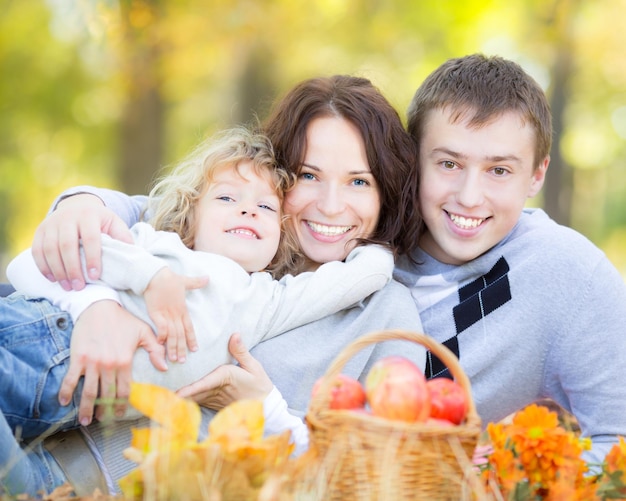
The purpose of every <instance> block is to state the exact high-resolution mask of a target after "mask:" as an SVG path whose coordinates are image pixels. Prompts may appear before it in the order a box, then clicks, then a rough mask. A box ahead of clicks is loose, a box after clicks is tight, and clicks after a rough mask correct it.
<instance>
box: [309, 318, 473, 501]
mask: <svg viewBox="0 0 626 501" xmlns="http://www.w3.org/2000/svg"><path fill="white" fill-rule="evenodd" d="M389 340H407V341H413V342H415V343H419V344H421V345H423V346H424V347H426V348H427V349H429V350H431V352H432V353H434V354H435V355H436V356H437V357H439V359H441V361H442V362H443V363H444V364H445V365H446V366H447V367H448V369H450V372H451V374H452V375H453V377H454V378H455V380H456V381H457V382H458V383H459V384H460V385H461V387H462V388H463V389H464V390H465V393H466V394H467V398H468V402H469V411H468V413H467V417H466V419H465V421H464V422H463V423H461V424H460V425H458V426H453V427H444V426H433V425H425V424H423V423H408V422H403V421H392V420H388V419H383V418H379V417H375V416H372V415H369V414H365V413H357V412H353V411H346V410H331V409H329V399H330V390H331V385H332V381H334V379H335V377H336V376H337V375H338V374H339V373H340V372H341V370H342V368H343V367H344V365H345V364H346V363H347V362H348V360H350V358H351V357H352V356H353V355H354V354H355V353H356V352H358V351H359V350H361V349H363V348H365V347H366V346H368V345H370V344H373V343H379V342H382V341H389ZM306 421H307V424H308V426H309V430H310V440H311V448H312V449H313V450H315V452H316V453H317V455H318V457H319V458H321V467H320V468H319V469H317V468H316V471H315V475H316V483H317V485H318V487H317V489H316V490H317V491H318V493H319V498H320V499H325V500H326V499H328V500H350V499H353V500H359V501H360V500H382V499H388V500H405V499H411V500H429V501H431V500H454V501H459V500H462V499H470V498H471V493H472V492H473V493H474V494H476V492H475V491H474V490H473V486H475V485H476V480H477V478H476V473H475V472H474V471H473V469H472V466H471V460H470V458H471V457H472V454H473V451H474V448H475V447H476V443H477V441H478V436H479V434H480V431H481V429H480V426H481V423H480V418H479V416H478V414H477V413H476V408H475V405H474V401H473V399H472V395H471V389H470V383H469V379H468V377H467V376H466V375H465V373H464V372H463V370H462V368H461V366H460V365H459V362H458V359H457V357H456V356H455V355H454V354H453V353H452V352H451V351H450V350H449V349H448V348H446V347H445V346H443V345H442V344H440V343H438V342H436V341H435V340H433V339H432V338H430V337H428V336H425V335H423V334H418V333H415V332H409V331H402V330H386V331H380V332H374V333H371V334H368V335H366V336H363V337H361V338H359V339H358V340H356V341H354V342H353V343H351V344H350V345H348V346H347V347H346V348H344V350H343V351H342V352H341V353H340V354H339V355H338V356H337V358H336V359H335V360H334V361H333V363H332V364H331V366H330V367H329V368H328V370H327V371H326V373H325V375H324V380H323V383H322V384H321V386H320V389H319V391H318V392H317V394H316V395H315V397H314V398H313V399H312V400H311V404H310V407H309V411H308V413H307V416H306ZM320 486H323V491H324V492H321V491H320Z"/></svg>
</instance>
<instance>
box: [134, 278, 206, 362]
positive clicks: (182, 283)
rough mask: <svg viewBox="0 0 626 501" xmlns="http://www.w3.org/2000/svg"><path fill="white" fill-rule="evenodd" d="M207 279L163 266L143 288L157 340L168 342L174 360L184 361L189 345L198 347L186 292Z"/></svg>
mask: <svg viewBox="0 0 626 501" xmlns="http://www.w3.org/2000/svg"><path fill="white" fill-rule="evenodd" d="M207 283H208V278H207V277H185V276H183V275H178V274H177V273H174V272H173V271H172V270H170V269H169V268H163V269H161V270H159V272H158V273H157V274H156V275H154V277H153V278H152V280H150V283H149V284H148V287H147V288H146V290H145V291H144V294H143V297H144V299H145V301H146V307H147V309H148V315H150V318H151V319H152V322H154V326H155V327H156V335H157V341H158V342H159V343H161V344H165V343H166V342H167V346H166V351H167V357H168V358H169V359H170V360H172V361H178V362H181V363H182V362H184V361H185V359H186V357H187V349H189V350H190V351H196V350H197V349H198V343H197V341H196V335H195V333H194V330H193V324H192V322H191V318H190V317H189V312H188V311H187V304H186V302H185V294H186V291H187V290H190V289H199V288H202V287H204V286H205V285H206V284H207Z"/></svg>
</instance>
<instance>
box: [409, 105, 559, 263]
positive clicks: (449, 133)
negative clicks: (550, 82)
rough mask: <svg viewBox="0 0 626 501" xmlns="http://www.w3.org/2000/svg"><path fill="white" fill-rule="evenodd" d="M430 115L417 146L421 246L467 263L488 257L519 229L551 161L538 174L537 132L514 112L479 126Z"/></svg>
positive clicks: (444, 259) (447, 115)
mask: <svg viewBox="0 0 626 501" xmlns="http://www.w3.org/2000/svg"><path fill="white" fill-rule="evenodd" d="M450 115H451V112H450V111H449V110H447V109H444V110H433V111H431V112H430V113H429V114H428V116H427V120H426V121H425V123H424V129H423V131H422V138H421V142H420V167H421V186H420V202H421V209H422V214H423V217H424V221H425V223H426V226H427V232H426V233H425V235H424V236H423V237H422V240H421V242H420V246H421V247H422V249H424V250H425V251H426V252H428V253H429V254H430V255H431V256H433V257H434V258H436V259H437V260H439V261H441V262H444V263H448V264H457V265H458V264H462V263H466V262H468V261H471V260H473V259H475V258H476V257H478V256H480V255H481V254H483V253H485V252H486V251H488V250H489V249H491V248H492V247H493V246H494V245H496V244H497V243H498V242H499V241H500V240H502V239H503V238H504V237H505V236H506V235H507V234H508V233H509V232H510V231H511V229H512V228H513V227H514V226H515V224H516V223H517V220H518V218H519V216H520V213H521V211H522V209H523V208H524V204H525V202H526V199H527V198H529V197H533V196H535V195H536V194H537V192H539V190H540V189H541V187H542V185H543V181H544V178H545V173H546V169H547V168H548V163H549V161H550V158H549V157H547V158H545V159H544V160H543V161H542V162H541V164H540V165H539V166H537V168H536V169H535V164H534V162H535V158H534V153H535V133H534V129H533V127H532V126H531V125H529V124H524V123H523V122H522V120H521V118H520V117H519V115H518V114H517V113H514V112H509V113H505V114H504V115H502V116H501V117H499V118H497V119H495V120H493V121H492V122H490V123H489V124H487V125H484V126H482V127H480V128H470V127H468V126H467V122H466V120H465V119H462V120H459V121H457V122H456V123H452V122H451V121H450Z"/></svg>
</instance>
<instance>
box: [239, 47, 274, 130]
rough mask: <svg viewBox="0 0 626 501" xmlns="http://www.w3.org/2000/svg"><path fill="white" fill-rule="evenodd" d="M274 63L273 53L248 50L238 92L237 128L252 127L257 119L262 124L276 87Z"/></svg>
mask: <svg viewBox="0 0 626 501" xmlns="http://www.w3.org/2000/svg"><path fill="white" fill-rule="evenodd" d="M274 60H275V57H274V55H273V54H272V51H271V50H270V49H269V48H267V47H265V46H264V45H262V44H260V45H255V46H254V47H252V48H251V49H250V50H248V52H247V56H246V61H245V62H244V65H243V69H242V72H241V75H240V77H239V84H238V88H237V103H238V106H237V108H236V113H234V114H233V121H234V122H235V123H236V124H242V125H250V126H255V125H257V119H258V120H259V121H262V120H263V119H264V118H265V116H266V115H267V112H268V111H269V108H270V107H271V104H272V102H273V100H274V98H275V96H276V89H277V87H278V85H277V83H276V77H275V75H276V74H277V71H276V68H275V64H274Z"/></svg>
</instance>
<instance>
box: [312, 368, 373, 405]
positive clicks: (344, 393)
mask: <svg viewBox="0 0 626 501" xmlns="http://www.w3.org/2000/svg"><path fill="white" fill-rule="evenodd" d="M323 379H324V378H323V377H321V378H319V379H318V380H317V381H315V384H314V385H313V390H311V396H313V395H315V394H316V393H317V392H318V391H319V388H320V386H321V384H322V380H323ZM328 406H329V408H331V409H335V410H338V409H361V408H363V407H364V406H365V390H364V389H363V385H361V383H359V382H358V381H357V380H356V379H354V378H351V377H350V376H347V375H346V374H338V375H337V377H336V378H335V381H334V382H333V385H332V387H331V389H330V403H329V405H328Z"/></svg>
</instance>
